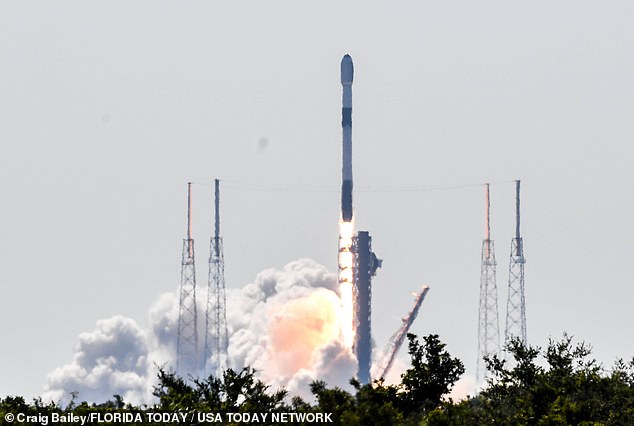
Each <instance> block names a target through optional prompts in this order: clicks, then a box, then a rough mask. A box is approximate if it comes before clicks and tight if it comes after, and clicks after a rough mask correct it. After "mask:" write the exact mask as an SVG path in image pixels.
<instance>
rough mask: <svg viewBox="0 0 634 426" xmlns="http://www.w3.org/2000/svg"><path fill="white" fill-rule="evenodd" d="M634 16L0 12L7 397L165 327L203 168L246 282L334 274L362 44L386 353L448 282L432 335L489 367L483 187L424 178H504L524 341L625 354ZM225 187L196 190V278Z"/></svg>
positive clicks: (290, 6)
mask: <svg viewBox="0 0 634 426" xmlns="http://www.w3.org/2000/svg"><path fill="white" fill-rule="evenodd" d="M632 16H634V4H633V3H631V2H628V1H613V2H599V1H558V2H551V1H533V2H520V1H478V2H472V1H460V2H457V1H443V2H438V1H437V2H419V1H407V2H405V1H404V2H399V3H398V6H397V7H395V6H394V4H393V3H388V2H384V3H379V4H374V3H371V4H368V2H346V3H345V4H341V2H334V1H324V2H306V1H292V2H291V1H267V2H261V1H248V2H222V3H221V2H217V1H188V2H164V1H137V2H127V1H109V2H93V1H69V2H63V3H59V2H42V1H33V2H2V3H0V144H1V147H2V149H1V154H0V203H1V204H0V241H1V244H0V342H1V343H0V348H1V350H0V396H5V395H11V394H20V395H23V396H25V397H27V398H29V397H32V396H35V395H38V394H39V393H40V392H41V391H42V389H43V386H44V384H45V382H46V374H47V373H48V372H50V371H52V370H53V369H54V368H56V367H58V366H61V365H63V364H65V363H68V362H69V361H70V358H71V357H72V354H73V348H74V346H75V344H76V339H77V335H78V334H79V333H80V332H82V331H91V330H93V328H94V325H95V322H96V321H97V320H98V319H101V318H106V317H110V316H112V315H115V314H122V315H125V316H129V317H132V318H134V319H136V320H137V321H139V322H141V323H145V322H146V321H147V319H146V316H147V310H148V308H149V306H150V304H151V303H152V301H153V300H154V299H155V298H156V297H157V296H158V295H159V294H160V293H163V292H166V291H173V290H174V289H176V288H177V287H178V284H179V274H180V255H181V244H182V238H183V236H184V232H185V210H184V209H185V199H186V182H187V181H188V180H192V181H195V182H204V183H207V182H208V183H211V181H212V180H213V179H214V178H216V177H219V178H221V179H223V180H225V182H224V183H223V184H222V185H223V187H222V214H223V217H222V233H223V235H224V239H225V258H226V273H227V283H228V286H229V287H230V288H237V287H242V286H243V285H244V284H246V283H249V282H251V281H252V280H253V278H254V277H255V275H256V274H257V273H258V272H259V271H261V270H262V269H265V268H267V267H277V268H281V267H283V266H284V265H285V264H286V263H287V262H289V261H292V260H295V259H298V258H301V257H309V258H312V259H315V260H316V261H318V262H320V263H322V264H324V265H326V266H328V267H329V268H330V269H331V270H333V271H334V270H335V269H336V257H337V219H338V215H339V186H340V173H341V164H340V162H341V158H340V157H341V127H340V121H341V116H340V114H341V110H340V108H341V86H340V84H339V62H340V60H341V57H342V56H343V54H345V53H350V54H351V55H352V58H353V60H354V64H355V81H354V86H353V105H354V109H353V169H354V184H355V214H356V223H357V229H360V230H369V231H370V233H371V235H372V236H373V238H374V239H373V248H374V251H375V252H376V253H377V255H378V256H379V257H381V258H383V259H384V267H383V268H382V269H381V270H379V272H378V274H377V277H376V278H375V281H374V287H373V298H374V299H373V300H374V303H373V331H374V338H375V340H376V342H377V344H378V345H379V346H380V347H383V346H384V344H385V342H386V341H387V339H388V338H389V336H390V335H391V334H392V333H393V332H394V331H395V330H396V329H397V328H398V326H399V325H400V318H401V317H402V316H404V315H405V314H406V313H407V311H409V309H410V308H411V306H412V304H413V298H412V296H411V294H410V291H416V290H418V289H419V287H420V285H421V284H429V285H430V286H431V290H430V292H429V294H428V297H427V299H426V301H425V303H424V304H423V306H422V308H421V312H420V315H419V318H418V320H417V322H416V323H415V325H414V327H413V329H412V331H413V332H415V333H417V334H419V335H422V334H426V333H432V332H433V333H438V334H440V336H441V339H442V340H443V341H445V342H447V343H448V349H449V350H450V352H451V353H452V354H454V355H456V356H459V357H460V358H461V359H462V360H463V361H464V362H465V364H466V366H467V369H468V373H469V374H474V370H475V357H476V351H477V310H478V286H479V274H480V264H479V263H480V248H481V240H482V238H483V234H484V222H483V221H484V197H483V189H482V188H481V187H479V186H466V187H463V188H460V189H453V190H439V191H419V192H412V191H407V190H408V189H412V188H418V189H420V188H429V187H437V186H442V187H446V186H454V185H455V186H461V185H463V184H480V183H484V182H487V181H490V182H493V183H495V184H494V185H492V188H491V190H492V213H491V214H492V237H493V238H494V239H495V243H496V249H497V256H498V264H499V266H498V270H499V271H498V272H499V273H498V286H499V288H500V316H501V317H503V316H504V308H505V296H506V290H505V287H506V280H507V268H508V253H509V250H510V240H511V238H512V236H513V232H514V223H513V220H514V212H513V209H514V200H513V198H514V185H513V184H512V181H513V180H514V179H518V178H519V179H522V190H523V193H522V206H523V212H522V215H523V224H522V233H523V237H524V244H525V254H526V258H527V264H526V301H527V317H528V336H529V341H530V342H531V343H533V344H538V345H543V344H545V343H546V342H547V339H548V337H549V336H553V337H559V336H561V334H562V332H563V331H564V330H565V331H567V332H569V333H570V334H572V335H574V336H576V337H578V338H580V339H583V340H586V341H588V342H589V343H591V344H592V345H593V346H594V353H595V355H596V356H597V358H598V359H599V360H600V361H602V362H604V363H606V364H607V365H608V366H609V365H611V364H612V362H613V361H614V360H615V358H616V357H624V358H631V357H632V355H634V339H633V337H634V332H632V327H631V324H632V323H633V320H634V312H633V310H632V309H631V300H632V297H633V296H634V290H633V289H632V285H631V284H632V278H631V277H632V276H634V262H632V261H631V259H632V258H633V257H634V248H632V241H634V231H633V226H632V217H634V201H633V200H634V198H633V196H632V194H634V179H633V177H634V172H633V171H632V159H631V158H632V154H633V152H632V151H633V150H632V148H631V143H632V139H633V138H634V120H632V117H633V116H634V85H633V84H632V76H633V75H634V27H633V26H632ZM263 138H265V139H266V140H267V141H268V144H267V145H266V147H262V146H260V141H261V140H262V139H263ZM270 189H275V190H276V191H267V190H270ZM386 190H388V191H386ZM211 191H212V188H211V186H206V185H196V186H195V187H194V202H195V203H197V204H196V205H195V212H194V238H195V239H196V244H197V246H196V247H197V253H198V259H199V264H198V269H199V284H204V283H205V281H206V272H205V270H206V266H205V260H206V257H207V245H208V243H207V241H208V238H209V233H210V230H211ZM228 309H231V307H230V306H229V307H228ZM503 326H504V324H503V323H502V324H501V329H503ZM404 352H405V351H404V350H403V353H404ZM402 358H403V359H406V357H405V356H403V355H402Z"/></svg>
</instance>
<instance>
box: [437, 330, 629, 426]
mask: <svg viewBox="0 0 634 426" xmlns="http://www.w3.org/2000/svg"><path fill="white" fill-rule="evenodd" d="M507 351H508V352H509V354H510V355H511V358H510V359H511V361H505V360H502V359H501V358H499V357H498V356H493V357H490V358H488V359H486V363H487V369H488V370H489V372H490V373H491V377H490V379H488V383H487V387H486V388H485V389H484V390H482V391H481V392H480V394H479V395H476V396H475V397H473V398H470V399H468V400H466V401H462V402H460V403H458V404H445V405H444V406H443V407H441V408H440V409H437V410H435V411H434V412H432V413H430V415H429V416H428V418H427V421H428V424H447V425H449V424H451V425H470V424H499V425H594V424H599V425H604V424H605V425H632V424H634V360H633V361H630V362H629V363H625V362H624V361H622V360H619V361H617V363H616V364H615V366H614V368H613V369H612V370H611V371H607V372H606V371H604V370H603V368H602V367H601V366H600V365H598V364H597V362H596V361H595V360H594V359H593V358H591V357H590V354H591V349H590V347H589V346H588V345H586V344H584V343H578V344H574V343H573V341H572V338H571V337H570V336H567V335H565V334H564V337H563V339H562V340H560V341H554V340H551V341H550V342H549V344H548V347H547V348H546V349H545V350H541V349H540V348H537V347H527V346H524V345H523V344H522V343H521V342H520V341H519V340H513V341H511V342H510V343H509V344H508V345H507ZM540 355H541V356H542V358H543V360H544V361H545V364H546V366H545V367H542V366H540V365H539V364H538V363H537V361H538V357H539V356H540Z"/></svg>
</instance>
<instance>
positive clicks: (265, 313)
mask: <svg viewBox="0 0 634 426" xmlns="http://www.w3.org/2000/svg"><path fill="white" fill-rule="evenodd" d="M336 288H337V277H336V275H335V274H332V273H330V272H328V271H327V269H326V268H325V267H324V266H322V265H319V264H317V263H316V262H314V261H312V260H309V259H300V260H297V261H294V262H291V263H289V264H288V265H286V266H285V267H284V268H283V269H282V270H276V269H273V268H271V269H267V270H265V271H262V272H261V273H259V274H258V275H257V277H256V279H255V280H254V282H253V283H251V284H248V285H246V286H245V287H243V288H242V289H236V290H227V326H228V330H229V349H228V352H229V353H228V356H229V366H230V367H232V368H234V369H241V368H243V367H245V366H251V367H253V368H255V369H256V370H257V374H258V376H259V378H260V379H262V380H263V381H264V382H265V383H267V384H270V385H271V386H272V387H273V389H276V388H278V387H282V386H284V387H286V388H287V389H288V390H289V391H290V393H291V394H294V395H301V396H304V397H308V396H309V394H310V392H309V389H308V384H309V383H310V382H311V381H313V380H316V379H319V380H324V381H326V383H328V385H330V386H341V387H346V385H347V383H348V381H349V379H350V378H351V377H353V376H354V374H355V372H356V368H357V362H356V359H355V357H354V356H353V355H352V353H350V351H349V349H346V348H345V345H343V344H342V343H341V342H340V341H339V339H340V333H339V331H340V327H341V323H340V316H341V305H340V299H339V296H338V294H337V293H336ZM197 302H198V311H199V313H200V314H202V313H204V312H205V306H206V283H205V285H201V284H199V285H198V290H197ZM148 316H149V324H150V327H149V330H142V329H141V327H139V326H138V325H137V323H136V322H135V321H134V320H132V319H129V318H124V317H121V316H115V317H112V318H109V319H104V320H100V321H98V322H97V326H96V329H95V330H94V331H93V332H91V333H82V334H81V335H80V336H79V338H78V343H77V350H76V353H75V356H74V358H73V360H72V361H71V362H70V363H69V364H66V365H64V366H63V367H60V368H57V369H56V370H55V371H53V372H52V373H50V374H49V375H48V377H47V379H48V384H47V386H46V390H45V392H44V394H43V395H42V398H43V399H44V401H51V400H52V401H55V402H59V401H61V402H62V403H65V402H68V400H69V397H70V394H71V392H78V396H77V399H78V400H80V401H83V400H86V401H90V402H103V401H105V400H107V399H111V398H112V395H114V394H119V395H121V396H122V397H123V399H124V400H125V401H126V402H131V403H134V404H143V403H151V402H152V400H153V399H152V398H153V397H152V389H153V386H154V385H155V384H156V376H157V366H164V367H167V368H168V369H172V370H173V369H174V365H175V357H176V334H177V324H178V297H177V293H166V294H163V295H161V296H160V297H159V298H158V299H157V300H156V301H155V303H154V304H153V306H152V307H151V309H150V312H149V315H148ZM200 318H201V319H202V318H204V317H203V316H202V315H201V317H200ZM199 323H201V324H204V321H199ZM201 331H202V330H201ZM201 340H204V339H201Z"/></svg>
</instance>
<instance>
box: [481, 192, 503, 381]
mask: <svg viewBox="0 0 634 426" xmlns="http://www.w3.org/2000/svg"><path fill="white" fill-rule="evenodd" d="M485 188H486V228H485V238H484V240H483V241H482V265H481V269H480V308H479V310H478V363H477V368H476V380H477V381H479V380H480V379H482V378H485V377H486V368H485V367H484V360H483V357H484V356H485V355H487V354H496V353H498V351H499V350H500V330H499V325H498V324H499V318H498V290H497V284H496V282H495V271H496V265H497V263H496V262H495V246H494V244H493V241H492V240H491V227H490V221H489V220H490V217H489V210H490V207H491V203H490V198H489V184H488V183H487V184H486V185H485Z"/></svg>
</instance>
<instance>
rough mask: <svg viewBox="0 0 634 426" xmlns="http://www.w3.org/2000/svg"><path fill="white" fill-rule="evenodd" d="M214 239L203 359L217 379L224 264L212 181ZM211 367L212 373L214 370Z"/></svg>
mask: <svg viewBox="0 0 634 426" xmlns="http://www.w3.org/2000/svg"><path fill="white" fill-rule="evenodd" d="M214 199H215V203H214V205H215V221H214V236H213V237H211V241H210V249H209V253H210V254H209V277H208V282H207V283H208V287H207V312H206V318H205V358H204V361H203V362H204V363H210V364H209V366H205V365H203V368H204V369H205V371H207V372H208V373H212V374H214V375H215V376H216V377H219V376H220V375H221V374H222V372H223V371H224V370H226V369H227V368H228V367H229V365H228V358H227V349H228V347H229V338H228V333H227V297H226V293H225V261H224V254H223V248H222V237H221V236H220V181H219V180H218V179H216V180H215V197H214ZM214 368H215V371H214Z"/></svg>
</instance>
